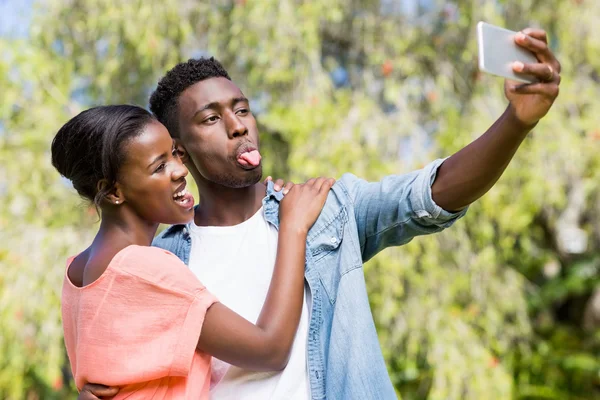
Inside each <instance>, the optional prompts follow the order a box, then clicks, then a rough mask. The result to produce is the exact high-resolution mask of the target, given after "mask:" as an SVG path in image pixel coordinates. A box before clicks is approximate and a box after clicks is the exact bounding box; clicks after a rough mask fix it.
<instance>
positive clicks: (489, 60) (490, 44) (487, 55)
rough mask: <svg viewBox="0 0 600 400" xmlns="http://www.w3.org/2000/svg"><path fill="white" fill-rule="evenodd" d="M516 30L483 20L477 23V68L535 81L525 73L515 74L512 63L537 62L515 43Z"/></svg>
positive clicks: (512, 77) (525, 81) (527, 81)
mask: <svg viewBox="0 0 600 400" xmlns="http://www.w3.org/2000/svg"><path fill="white" fill-rule="evenodd" d="M516 34H517V32H513V31H509V30H508V29H504V28H499V27H497V26H494V25H490V24H488V23H485V22H479V23H478V24H477V44H478V46H479V69H480V70H481V71H483V72H487V73H489V74H492V75H498V76H502V77H504V78H508V79H512V80H515V81H519V82H523V83H534V82H537V81H538V80H537V78H535V77H534V76H532V75H527V74H517V73H515V72H514V71H513V70H512V63H513V62H515V61H521V62H522V63H524V64H530V63H538V62H539V61H538V60H537V58H536V57H535V55H534V54H533V53H532V52H530V51H529V50H525V49H524V48H522V47H521V46H519V45H518V44H516V43H515V35H516Z"/></svg>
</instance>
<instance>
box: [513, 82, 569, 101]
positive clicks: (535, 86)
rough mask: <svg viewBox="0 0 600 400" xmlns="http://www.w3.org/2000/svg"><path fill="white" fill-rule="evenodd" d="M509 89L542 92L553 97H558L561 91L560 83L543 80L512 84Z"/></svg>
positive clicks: (523, 92) (528, 92)
mask: <svg viewBox="0 0 600 400" xmlns="http://www.w3.org/2000/svg"><path fill="white" fill-rule="evenodd" d="M509 90H510V91H511V92H514V93H518V94H541V95H544V96H546V97H548V98H551V99H554V98H556V97H557V96H558V92H559V88H558V84H556V83H553V84H548V83H543V82H540V83H530V84H525V85H514V86H512V85H511V86H509Z"/></svg>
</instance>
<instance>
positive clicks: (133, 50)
mask: <svg viewBox="0 0 600 400" xmlns="http://www.w3.org/2000/svg"><path fill="white" fill-rule="evenodd" d="M480 20H483V21H487V22H490V23H493V24H496V25H500V26H504V27H507V28H509V29H512V30H519V29H522V28H524V27H527V26H534V27H543V28H545V29H547V31H548V33H549V36H550V38H551V46H552V49H553V50H554V51H555V52H556V54H557V55H558V56H559V58H560V61H561V63H562V65H563V73H562V76H563V83H562V85H561V95H560V97H559V99H558V101H557V103H556V104H555V106H554V108H553V109H552V110H551V112H550V114H549V115H548V117H547V118H546V119H545V120H543V121H542V122H541V123H540V124H539V125H538V126H537V127H536V128H535V130H534V132H533V133H532V134H531V135H530V137H529V138H528V139H527V140H526V141H525V143H524V144H523V145H522V146H521V149H520V150H519V153H518V154H517V156H516V158H515V159H514V161H513V162H512V164H511V165H510V167H509V168H508V170H507V171H506V173H505V174H504V176H503V177H502V179H501V180H500V181H499V183H498V184H497V185H496V186H495V187H494V189H492V191H491V192H490V193H488V194H487V195H486V196H485V197H484V198H483V199H481V200H480V201H478V202H477V203H476V204H474V205H473V206H472V207H471V209H470V212H469V214H468V215H467V216H466V217H465V218H464V219H463V220H461V221H460V222H459V223H457V224H456V225H455V226H454V227H452V229H450V230H448V231H446V232H444V233H442V234H438V235H435V236H431V237H428V238H419V239H416V240H414V241H413V242H412V243H410V244H409V245H406V246H404V247H402V248H398V249H390V250H387V251H385V252H384V253H383V254H381V255H379V256H378V257H377V258H376V259H375V260H373V261H371V262H369V263H368V264H367V265H366V266H365V275H366V279H367V283H368V288H369V291H370V300H371V305H372V310H373V314H374V317H375V320H376V323H377V326H378V331H379V338H380V342H381V346H382V348H383V351H384V355H385V357H386V361H387V365H388V370H389V373H390V376H391V378H392V381H393V382H394V385H395V387H396V389H397V393H398V396H399V397H401V398H402V399H405V400H409V399H427V400H442V399H467V400H481V399H489V400H492V399H561V400H563V399H573V400H575V399H599V398H600V185H599V184H600V165H599V164H600V86H599V85H598V82H599V80H600V2H599V1H597V0H537V1H534V0H504V1H500V0H497V1H494V0H471V1H467V0H457V1H436V0H428V1H425V0H385V1H384V0H381V1H368V0H347V1H341V0H321V1H300V0H246V1H244V0H237V1H210V2H208V1H192V0H144V1H138V0H135V1H133V0H132V1H118V0H113V1H110V0H47V1H32V0H8V1H6V0H0V162H1V164H0V398H2V399H31V400H33V399H62V398H67V397H69V398H74V397H75V393H76V391H75V390H74V387H73V383H72V381H71V378H70V372H69V367H68V360H67V359H66V354H65V349H64V344H63V337H62V327H61V322H60V292H61V285H62V279H63V274H64V266H65V259H66V258H67V256H69V255H73V254H75V253H77V252H78V251H80V250H82V249H83V248H85V247H87V245H88V244H89V243H90V240H91V237H92V235H93V233H94V229H95V228H96V226H97V225H96V224H97V221H98V218H97V216H96V214H95V211H94V210H93V208H91V207H89V205H88V204H86V203H85V202H83V201H82V200H81V199H79V198H78V197H77V195H76V194H75V193H74V190H73V189H72V188H71V186H70V185H69V183H68V182H67V181H66V180H64V179H61V178H60V177H59V176H58V174H57V173H56V171H54V170H53V169H52V167H51V165H50V155H49V145H50V141H51V139H52V137H53V135H54V133H55V132H56V131H57V129H58V128H59V127H60V126H61V125H62V124H63V123H64V122H66V120H67V119H68V118H70V117H72V116H73V115H75V114H76V113H78V112H79V111H81V110H83V109H85V108H87V107H90V106H92V105H98V104H108V103H135V104H139V105H142V106H144V107H146V106H147V104H148V103H147V101H148V96H149V93H150V92H151V91H152V90H153V88H154V87H155V85H156V82H157V80H158V78H159V77H160V76H162V74H163V73H164V72H165V71H166V70H167V69H169V68H171V67H172V66H174V65H175V64H176V63H177V62H180V61H184V60H186V59H188V58H190V57H197V56H201V55H214V56H215V57H217V58H218V59H219V60H221V61H222V62H223V64H224V65H225V67H226V68H227V69H228V70H229V72H230V74H231V76H232V77H233V79H234V81H235V82H236V83H238V84H239V85H240V86H241V87H242V89H243V90H244V92H245V94H246V95H247V96H248V97H249V98H250V99H251V106H252V109H253V111H254V113H255V114H256V115H257V118H258V120H259V123H260V128H261V133H262V146H263V148H262V150H263V154H264V161H265V167H266V173H268V174H270V175H274V176H278V177H283V178H287V179H293V180H295V181H300V180H302V179H305V178H306V177H310V176H315V175H329V176H337V177H339V176H340V175H341V174H342V173H344V172H353V173H354V174H356V175H359V176H361V177H364V178H367V179H378V178H381V177H382V176H384V175H386V174H390V173H401V172H406V171H410V170H412V169H415V168H419V167H420V166H422V165H423V164H424V163H426V162H428V161H430V160H432V159H434V158H438V157H441V156H446V155H450V154H452V153H453V152H454V151H456V150H458V149H460V148H461V147H462V146H464V145H465V144H467V143H469V142H470V141H471V140H473V139H474V138H476V137H477V136H478V135H479V134H481V133H482V132H484V131H485V129H487V127H488V126H489V125H490V124H491V123H492V122H493V121H494V120H495V119H496V118H497V117H498V116H499V115H500V114H501V113H502V111H503V109H504V108H505V107H506V101H505V98H504V96H503V90H502V79H500V78H496V77H492V76H488V75H482V74H480V73H479V72H478V70H477V62H476V60H477V57H476V54H477V46H476V39H475V24H476V23H477V22H478V21H480Z"/></svg>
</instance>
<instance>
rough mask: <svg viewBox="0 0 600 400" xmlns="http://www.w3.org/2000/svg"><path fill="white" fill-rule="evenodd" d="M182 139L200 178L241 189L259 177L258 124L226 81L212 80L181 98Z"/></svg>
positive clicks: (237, 90)
mask: <svg viewBox="0 0 600 400" xmlns="http://www.w3.org/2000/svg"><path fill="white" fill-rule="evenodd" d="M178 112H179V130H180V141H181V144H182V145H183V147H185V150H186V151H187V153H188V157H189V158H190V161H192V163H193V164H194V165H195V167H196V169H197V170H198V172H199V174H200V178H201V179H204V180H206V181H207V182H212V183H216V184H218V185H222V186H226V187H231V188H241V187H248V186H251V185H254V184H255V183H257V182H258V181H260V179H261V177H262V165H261V163H260V153H259V152H258V148H259V140H258V129H257V127H256V120H255V119H254V116H253V115H252V112H251V111H250V105H249V104H248V99H247V98H246V97H245V96H244V94H243V93H242V91H241V90H240V89H239V88H238V87H237V86H236V85H235V84H234V83H233V82H231V81H230V80H228V79H226V78H210V79H206V80H204V81H201V82H198V83H196V84H194V85H192V86H190V87H189V88H187V89H186V90H185V91H184V92H183V93H182V94H181V96H180V97H179V103H178Z"/></svg>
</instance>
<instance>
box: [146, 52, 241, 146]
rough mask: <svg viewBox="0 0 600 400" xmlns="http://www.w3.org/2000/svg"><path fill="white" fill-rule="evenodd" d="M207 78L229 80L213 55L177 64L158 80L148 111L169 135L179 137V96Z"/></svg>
mask: <svg viewBox="0 0 600 400" xmlns="http://www.w3.org/2000/svg"><path fill="white" fill-rule="evenodd" d="M209 78H227V79H229V80H231V78H230V77H229V74H228V73H227V71H226V70H225V68H223V66H222V65H221V63H220V62H218V61H217V60H215V59H214V57H211V58H204V57H202V58H199V59H193V58H191V59H189V60H188V61H186V62H182V63H179V64H177V65H176V66H175V67H173V68H172V69H171V70H170V71H168V72H167V73H166V75H165V76H163V77H162V78H161V80H160V81H159V82H158V86H157V87H156V90H155V91H154V92H153V93H152V95H151V96H150V111H152V113H153V114H154V115H155V116H156V118H157V119H158V120H159V121H160V122H162V124H163V125H164V126H166V127H167V129H168V130H169V133H170V134H171V136H173V137H179V124H178V118H179V116H178V113H177V101H178V99H179V96H181V93H183V91H184V90H186V89H187V88H189V87H190V86H192V85H194V84H196V83H198V82H200V81H203V80H205V79H209Z"/></svg>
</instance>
